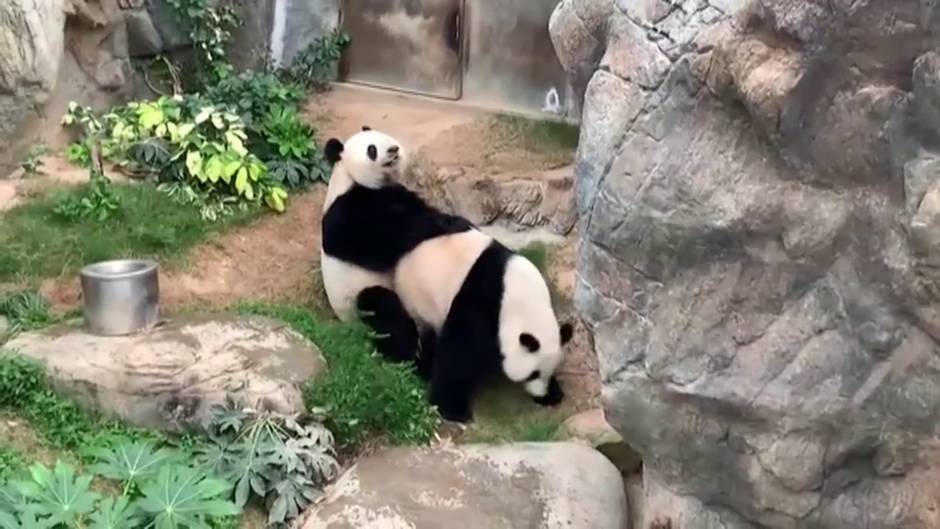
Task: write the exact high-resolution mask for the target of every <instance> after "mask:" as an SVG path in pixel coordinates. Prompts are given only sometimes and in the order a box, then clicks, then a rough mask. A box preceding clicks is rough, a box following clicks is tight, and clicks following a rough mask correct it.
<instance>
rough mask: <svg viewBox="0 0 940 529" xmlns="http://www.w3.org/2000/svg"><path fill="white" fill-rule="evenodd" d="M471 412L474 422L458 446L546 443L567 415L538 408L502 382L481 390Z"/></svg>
mask: <svg viewBox="0 0 940 529" xmlns="http://www.w3.org/2000/svg"><path fill="white" fill-rule="evenodd" d="M473 408H474V409H473V415H474V421H473V422H472V423H471V424H469V425H468V426H467V429H466V431H464V433H463V434H462V435H461V436H460V439H459V441H460V442H461V443H512V442H538V441H550V440H551V439H552V437H553V436H554V435H555V432H556V431H557V430H558V427H559V426H561V423H562V422H564V420H565V419H566V418H567V417H568V415H569V414H570V410H567V409H566V407H565V406H562V407H559V408H546V407H543V406H539V405H538V404H536V403H535V402H533V401H532V399H530V398H529V397H528V395H526V394H524V393H523V391H522V389H521V388H520V387H519V386H518V385H517V384H512V383H509V382H508V381H505V380H502V379H500V380H494V381H493V382H492V383H491V384H488V385H487V386H486V387H485V388H483V390H482V391H480V392H479V393H478V396H477V398H476V402H475V403H474V407H473Z"/></svg>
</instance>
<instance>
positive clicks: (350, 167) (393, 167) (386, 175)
mask: <svg viewBox="0 0 940 529" xmlns="http://www.w3.org/2000/svg"><path fill="white" fill-rule="evenodd" d="M342 165H343V168H344V169H345V170H346V173H347V174H348V175H349V177H350V178H351V179H352V180H353V182H355V183H357V184H359V185H361V186H363V187H368V188H370V189H378V188H380V187H382V186H385V185H388V184H391V183H394V182H397V181H398V180H399V178H400V176H401V171H402V168H403V167H404V165H405V150H404V149H403V148H402V146H401V145H400V144H399V143H398V141H396V140H395V138H392V137H391V136H389V135H387V134H383V133H381V132H379V131H376V130H371V129H369V128H368V127H363V130H362V131H361V132H357V133H356V134H354V135H353V136H352V137H351V138H349V139H348V140H346V144H345V145H344V146H343V153H342Z"/></svg>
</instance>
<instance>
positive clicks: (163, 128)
mask: <svg viewBox="0 0 940 529" xmlns="http://www.w3.org/2000/svg"><path fill="white" fill-rule="evenodd" d="M166 132H167V124H166V123H161V124H159V125H157V130H156V131H155V132H154V133H155V134H156V135H157V136H159V137H161V138H162V137H164V136H166Z"/></svg>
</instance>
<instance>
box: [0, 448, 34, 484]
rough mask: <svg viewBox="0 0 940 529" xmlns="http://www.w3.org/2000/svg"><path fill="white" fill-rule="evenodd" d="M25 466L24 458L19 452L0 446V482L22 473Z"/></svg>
mask: <svg viewBox="0 0 940 529" xmlns="http://www.w3.org/2000/svg"><path fill="white" fill-rule="evenodd" d="M27 466H28V465H27V462H26V458H25V457H24V456H23V454H21V453H20V451H19V450H17V449H15V448H12V447H9V446H5V445H0V481H2V480H4V479H6V478H8V477H10V476H13V475H16V474H20V473H22V472H23V471H24V470H26V467H27Z"/></svg>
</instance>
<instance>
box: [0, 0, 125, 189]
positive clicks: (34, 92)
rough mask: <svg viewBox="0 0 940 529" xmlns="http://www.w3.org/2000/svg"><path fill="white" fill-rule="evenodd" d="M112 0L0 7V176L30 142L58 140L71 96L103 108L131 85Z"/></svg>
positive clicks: (22, 1) (16, 0)
mask: <svg viewBox="0 0 940 529" xmlns="http://www.w3.org/2000/svg"><path fill="white" fill-rule="evenodd" d="M131 73H132V69H131V66H130V61H129V59H128V40H127V31H126V26H125V24H124V16H123V12H122V9H121V8H120V6H119V4H118V0H51V1H45V2H28V1H26V0H13V1H12V2H9V1H7V2H3V4H2V5H0V144H2V145H4V148H3V149H0V176H5V175H6V174H7V173H9V172H10V171H11V170H12V169H13V168H14V167H15V166H16V165H17V164H18V163H19V162H20V157H21V156H22V155H23V154H24V153H25V152H26V151H27V150H28V149H29V148H30V146H31V145H32V143H33V142H35V141H36V140H37V139H39V138H42V139H44V140H46V141H47V142H48V143H50V144H53V145H56V144H58V143H61V140H62V139H63V138H64V135H63V132H62V129H61V128H60V126H59V120H60V118H61V117H62V115H63V114H64V113H65V110H66V108H67V106H68V103H69V101H73V100H75V101H81V102H82V103H83V104H86V105H91V106H95V107H99V108H100V107H104V106H106V105H108V104H111V103H113V102H115V101H119V100H122V99H124V98H126V97H127V96H128V95H129V94H130V91H131V90H132V89H133V83H132V82H131V81H132V76H131Z"/></svg>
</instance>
